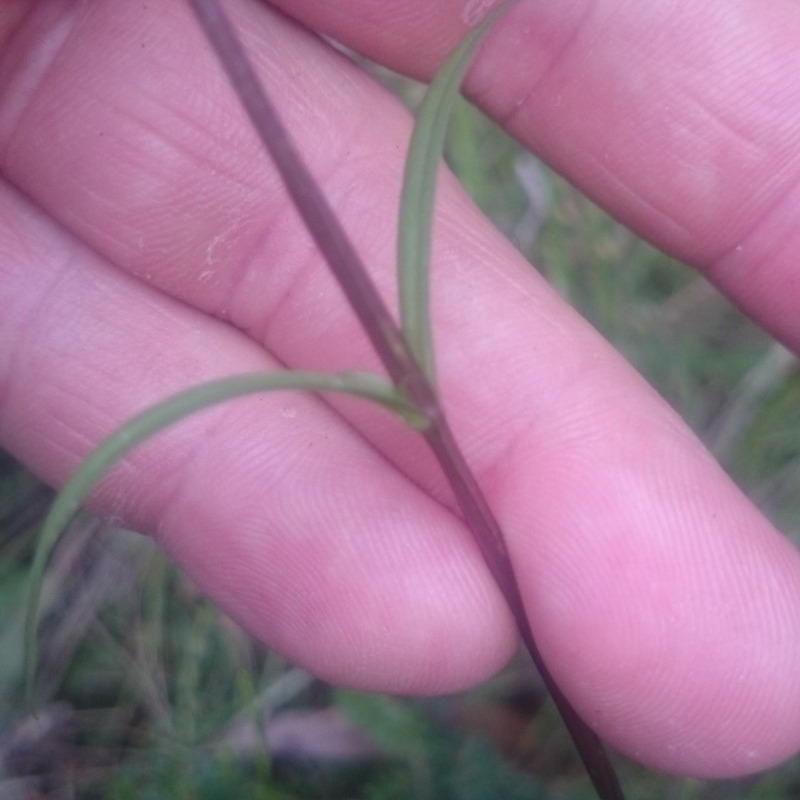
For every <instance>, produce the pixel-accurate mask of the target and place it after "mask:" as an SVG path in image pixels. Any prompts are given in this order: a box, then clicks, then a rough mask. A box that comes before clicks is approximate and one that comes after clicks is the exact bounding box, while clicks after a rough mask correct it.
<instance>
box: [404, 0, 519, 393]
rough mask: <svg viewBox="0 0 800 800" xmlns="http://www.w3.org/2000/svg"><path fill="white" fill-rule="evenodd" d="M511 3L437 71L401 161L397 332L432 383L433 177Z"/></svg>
mask: <svg viewBox="0 0 800 800" xmlns="http://www.w3.org/2000/svg"><path fill="white" fill-rule="evenodd" d="M515 2H516V0H506V2H503V3H501V4H500V5H499V6H497V8H495V9H493V10H492V11H491V12H490V13H489V14H487V15H486V17H484V19H483V20H482V21H481V22H480V24H479V25H477V26H476V27H475V29H474V30H473V31H471V32H470V33H469V34H467V35H466V36H465V37H464V38H463V39H462V40H461V42H460V43H459V44H458V46H457V47H456V48H455V50H453V52H452V53H451V54H450V55H449V56H448V57H447V59H446V60H445V62H444V64H442V66H441V67H440V68H439V71H438V72H437V73H436V76H435V78H434V79H433V82H432V83H431V84H430V86H429V87H428V91H427V92H426V94H425V98H424V100H423V101H422V104H421V105H420V108H419V111H418V112H417V121H416V124H415V125H414V132H413V134H412V136H411V143H410V145H409V149H408V156H407V158H406V166H405V175H404V177H403V192H402V195H401V199H400V221H399V225H398V239H397V270H398V276H399V282H400V287H399V288H400V320H401V328H402V331H403V334H404V336H405V337H406V340H407V341H408V343H409V345H410V347H411V350H412V352H413V353H414V355H415V357H416V358H417V361H418V362H419V363H420V366H421V367H422V369H423V371H424V372H425V374H426V376H427V377H428V380H430V381H431V382H432V383H435V379H434V378H435V365H434V357H433V342H432V335H431V322H430V290H429V286H430V276H429V273H430V258H431V230H432V226H433V201H434V196H435V194H436V175H437V171H438V168H439V163H440V162H441V159H442V153H443V151H444V140H445V134H446V133H447V124H448V122H449V121H450V116H451V114H452V111H453V107H454V105H455V102H456V100H457V99H458V95H459V91H460V89H461V82H462V81H463V79H464V76H465V75H466V72H467V69H469V65H470V63H471V62H472V58H473V56H474V55H475V53H476V52H477V50H478V47H479V46H480V44H481V42H482V41H483V39H484V38H485V37H486V35H487V34H488V33H489V31H490V30H491V28H492V26H493V25H494V23H495V22H496V21H497V20H498V19H499V18H500V17H501V16H502V15H503V14H504V13H505V12H506V11H507V10H508V9H509V8H510V7H511V6H512V5H513V4H514V3H515Z"/></svg>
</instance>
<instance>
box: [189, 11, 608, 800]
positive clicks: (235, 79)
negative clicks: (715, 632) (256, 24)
mask: <svg viewBox="0 0 800 800" xmlns="http://www.w3.org/2000/svg"><path fill="white" fill-rule="evenodd" d="M188 2H189V4H190V5H191V7H192V9H193V10H194V12H195V14H196V16H197V18H198V20H199V22H200V24H201V27H202V28H203V30H204V32H205V34H206V36H207V38H208V40H209V42H210V43H211V45H212V46H213V48H214V49H215V51H216V53H217V56H218V58H219V60H220V62H221V63H222V66H223V68H224V69H225V71H226V73H227V74H228V77H229V78H230V80H231V83H232V84H233V87H234V89H235V91H236V93H237V95H238V96H239V99H240V101H241V103H242V105H243V106H244V108H245V110H246V111H247V113H248V115H249V116H250V119H251V121H252V123H253V126H254V127H255V129H256V131H257V133H258V135H259V136H260V138H261V140H262V142H263V143H264V146H265V147H266V149H267V151H268V152H269V154H270V155H271V157H272V160H273V161H274V163H275V166H276V168H277V169H278V171H279V173H280V175H281V177H282V179H283V181H284V183H285V185H286V188H287V190H288V192H289V194H290V196H291V198H292V200H293V202H294V204H295V206H296V207H297V210H298V211H299V213H300V215H301V216H302V218H303V221H304V222H305V224H306V226H307V228H308V230H309V232H310V233H311V235H312V237H313V239H314V241H315V243H316V245H317V247H318V248H319V250H320V252H321V253H322V254H323V255H324V256H325V258H326V260H327V261H328V264H329V266H330V268H331V270H332V272H333V274H334V276H335V277H336V279H337V281H338V282H339V284H340V286H341V288H342V290H343V291H344V293H345V296H346V297H347V300H348V302H349V303H350V305H351V307H352V308H353V311H354V312H355V314H356V316H357V317H358V319H359V321H360V323H361V325H362V326H363V328H364V330H365V332H366V334H367V336H368V337H369V339H370V341H371V343H372V345H373V347H374V348H375V350H376V352H377V353H378V356H379V357H380V359H381V361H382V362H383V364H384V366H385V368H386V370H387V372H388V373H389V375H390V377H391V378H392V380H393V381H394V383H395V385H396V386H397V387H398V388H399V389H401V390H402V391H403V392H404V393H405V394H406V396H407V397H408V399H409V400H410V401H411V402H412V403H413V404H414V405H415V406H416V407H417V408H418V409H419V411H420V412H421V413H422V414H423V415H424V417H425V418H426V419H427V421H428V424H427V426H426V427H425V428H424V429H423V430H422V431H421V433H422V435H423V436H424V437H425V439H426V441H427V442H428V445H429V446H430V448H431V450H432V451H433V453H434V455H435V456H436V458H437V460H438V462H439V465H440V467H441V469H442V471H443V472H444V474H445V476H446V478H447V480H448V482H449V484H450V486H451V488H452V491H453V493H454V495H455V497H456V500H457V502H458V505H459V508H460V509H461V513H462V515H463V518H464V522H465V524H466V525H467V527H468V528H469V529H470V531H471V533H472V535H473V537H474V539H475V542H476V543H477V546H478V548H479V549H480V552H481V554H482V556H483V558H484V560H485V562H486V564H487V567H488V569H489V571H490V572H491V574H492V577H493V578H494V580H495V582H496V583H497V585H498V587H499V589H500V591H501V593H502V594H503V597H504V599H505V601H506V603H507V604H508V606H509V609H510V610H511V613H512V615H513V616H514V620H515V622H516V624H517V627H518V629H519V632H520V635H521V637H522V640H523V641H524V643H525V645H526V647H527V648H528V650H529V652H530V654H531V657H532V658H533V660H534V663H535V664H536V667H537V669H538V670H539V672H540V673H541V675H542V679H543V680H544V682H545V685H546V686H547V689H548V691H549V692H550V694H551V695H552V697H553V700H554V702H555V703H556V706H557V707H558V710H559V712H560V713H561V716H562V717H563V719H564V722H565V724H566V726H567V729H568V730H569V732H570V734H571V736H572V738H573V740H574V742H575V744H576V747H577V749H578V752H579V753H580V756H581V758H582V760H583V762H584V764H585V766H586V769H587V771H588V773H589V776H590V778H591V780H592V783H593V784H594V786H595V788H596V790H597V792H598V795H599V796H600V797H601V798H602V800H624V795H623V793H622V790H621V788H620V786H619V782H618V781H617V777H616V774H615V772H614V768H613V767H612V765H611V762H610V761H609V759H608V756H607V754H606V752H605V750H604V748H603V744H602V742H601V741H600V739H599V737H598V736H597V734H596V733H595V732H594V731H593V730H592V729H591V728H589V726H588V725H587V724H586V723H585V722H584V721H583V719H582V718H581V717H580V715H579V714H578V713H577V712H576V711H575V710H574V709H573V708H572V706H571V704H570V703H569V701H568V700H567V698H566V697H565V696H564V694H563V693H562V692H561V690H560V689H559V687H558V684H557V683H556V682H555V680H554V679H553V677H552V676H551V674H550V672H549V670H548V669H547V665H546V664H545V663H544V660H543V659H542V656H541V654H540V653H539V649H538V647H537V646H536V642H535V639H534V636H533V632H532V630H531V627H530V623H529V622H528V617H527V614H526V613H525V607H524V604H523V601H522V595H521V593H520V589H519V584H518V583H517V580H516V576H515V575H514V570H513V566H512V564H511V559H510V558H509V555H508V551H507V549H506V546H505V542H504V539H503V535H502V532H501V530H500V526H499V525H498V523H497V521H496V519H495V517H494V514H493V513H492V511H491V509H490V507H489V505H488V503H487V502H486V499H485V497H484V496H483V493H482V491H481V489H480V487H479V486H478V483H477V481H476V480H475V477H474V476H473V474H472V472H471V471H470V469H469V467H468V465H467V463H466V461H465V459H464V456H463V454H462V453H461V450H460V449H459V447H458V445H457V444H456V441H455V439H454V437H453V434H452V432H451V430H450V428H449V426H448V424H447V420H446V418H445V414H444V411H443V409H442V406H441V403H440V402H439V398H438V396H437V394H436V391H435V389H434V388H433V386H432V385H431V383H430V381H429V380H428V378H427V377H426V376H425V374H424V372H423V370H422V369H421V367H420V366H419V364H418V362H417V360H416V358H415V357H414V354H413V353H412V351H411V349H410V347H409V345H408V343H407V341H406V339H405V337H404V336H403V334H402V332H401V330H400V328H399V327H398V325H397V324H396V323H395V321H394V319H393V318H392V315H391V314H390V313H389V311H388V309H387V308H386V305H385V304H384V302H383V300H382V299H381V297H380V295H379V294H378V292H377V290H376V288H375V286H374V284H373V283H372V281H371V279H370V277H369V274H368V272H367V269H366V267H365V266H364V264H363V262H362V260H361V258H360V257H359V255H358V253H357V251H356V249H355V247H354V246H353V245H352V243H351V242H350V239H349V237H348V236H347V234H346V232H345V231H344V229H343V228H342V226H341V224H340V222H339V219H338V217H337V216H336V214H335V212H334V211H333V209H332V208H331V207H330V205H329V204H328V202H327V200H326V199H325V197H324V195H323V193H322V191H321V190H320V188H319V186H318V185H317V182H316V181H315V179H314V177H313V176H312V175H311V173H310V172H309V170H308V168H307V167H306V166H305V164H304V162H303V161H302V159H301V158H300V155H299V153H298V151H297V148H296V147H295V146H294V142H293V139H292V137H291V135H290V134H289V132H288V130H287V129H286V128H285V127H284V125H283V123H282V122H281V120H280V118H279V116H278V114H277V112H276V110H275V108H274V106H273V105H272V103H271V101H270V100H269V98H268V96H267V94H266V92H265V91H264V89H263V87H262V85H261V82H260V81H259V79H258V77H257V75H256V73H255V70H254V69H253V67H252V65H251V64H250V61H249V59H248V58H247V56H246V54H245V52H244V49H243V47H242V44H241V42H240V40H239V38H238V36H237V34H236V33H235V31H234V29H233V27H232V26H231V23H230V21H229V20H228V17H227V15H226V14H225V13H224V12H223V10H222V8H221V7H220V5H219V3H218V2H217V0H188Z"/></svg>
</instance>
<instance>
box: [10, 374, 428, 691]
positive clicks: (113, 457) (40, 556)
mask: <svg viewBox="0 0 800 800" xmlns="http://www.w3.org/2000/svg"><path fill="white" fill-rule="evenodd" d="M281 390H307V391H316V392H338V393H344V394H351V395H355V396H357V397H362V398H365V399H368V400H372V401H373V402H375V403H378V404H379V405H382V406H384V407H386V408H388V409H389V410H391V411H394V412H396V413H398V414H400V415H401V416H403V417H404V419H405V420H406V421H407V422H408V423H409V424H410V425H412V426H413V427H417V428H423V427H424V426H425V424H426V423H427V420H426V419H425V418H424V416H423V415H422V414H421V413H420V412H419V411H417V409H415V408H414V407H413V406H412V405H410V403H409V402H408V401H407V400H406V398H405V397H404V396H403V395H402V394H401V393H400V392H398V391H397V390H396V389H395V388H394V387H393V386H392V385H391V384H389V383H388V382H386V381H385V380H384V379H383V378H381V377H379V376H378V375H375V374H373V373H368V372H343V373H339V374H337V375H326V374H323V373H315V372H300V371H292V370H284V371H276V372H264V373H254V374H249V375H239V376H235V377H231V378H222V379H220V380H217V381H211V382H209V383H206V384H203V385H202V386H196V387H193V388H191V389H186V390H185V391H183V392H180V393H178V394H176V395H174V396H173V397H171V398H169V399H167V400H164V401H163V402H161V403H158V404H157V405H155V406H153V407H152V408H149V409H147V410H146V411H143V412H142V413H140V414H138V415H137V416H135V417H133V419H131V420H130V421H129V422H128V423H126V424H125V425H123V426H122V427H121V428H119V429H118V430H117V431H115V432H114V433H112V434H111V435H110V436H109V437H108V438H107V439H106V440H105V441H103V442H102V443H101V444H100V445H99V446H98V447H97V448H96V449H95V450H94V452H92V454H91V455H90V456H89V457H88V458H87V459H86V460H85V461H84V462H83V463H82V464H81V466H80V467H79V468H78V470H77V471H76V472H75V474H74V475H73V476H72V477H71V478H70V479H69V481H67V483H66V484H65V485H64V487H63V489H62V490H61V491H60V492H59V493H58V496H57V497H56V499H55V501H54V503H53V505H52V507H51V509H50V512H49V513H48V515H47V518H46V519H45V521H44V525H43V526H42V532H41V534H40V536H39V540H38V542H37V545H36V552H35V553H34V558H33V565H32V566H31V571H30V576H29V582H28V595H27V602H26V613H25V681H26V693H27V696H28V700H29V701H31V700H32V697H33V683H34V677H35V672H36V629H37V626H38V615H39V603H40V598H41V592H42V584H43V581H44V574H45V570H46V567H47V563H48V561H49V558H50V555H51V553H52V552H53V548H54V547H55V545H56V544H57V542H58V539H59V537H60V536H61V533H62V532H63V530H64V529H65V528H66V527H67V525H68V524H69V523H70V521H71V520H72V518H73V517H74V516H75V514H76V513H77V512H78V510H79V508H80V506H81V503H82V502H83V500H84V499H85V498H86V496H87V495H88V494H89V492H90V491H91V490H92V488H93V487H94V486H95V485H96V484H97V483H98V481H100V480H101V479H102V477H103V476H104V475H105V474H106V473H107V472H108V471H109V470H110V469H111V468H112V467H113V466H114V465H115V464H116V463H117V462H118V461H120V459H122V458H123V457H124V456H125V455H127V454H128V453H129V452H130V451H131V450H133V449H134V448H135V447H137V446H138V445H139V444H141V443H142V442H144V441H145V440H146V439H149V438H150V437H151V436H153V435H154V434H156V433H158V432H159V431H161V430H163V429H164V428H167V427H168V426H170V425H172V424H174V423H176V422H179V421H180V420H182V419H183V418H184V417H187V416H189V415H190V414H193V413H195V412H197V411H201V410H203V409H206V408H209V407H211V406H214V405H218V404H219V403H224V402H225V401H227V400H232V399H234V398H236V397H242V396H244V395H248V394H255V393H258V392H272V391H281Z"/></svg>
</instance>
